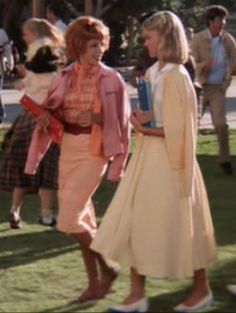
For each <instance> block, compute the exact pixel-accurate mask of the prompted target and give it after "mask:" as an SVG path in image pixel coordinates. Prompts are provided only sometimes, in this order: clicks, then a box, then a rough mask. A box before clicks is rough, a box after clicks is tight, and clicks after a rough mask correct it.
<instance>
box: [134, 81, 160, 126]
mask: <svg viewBox="0 0 236 313" xmlns="http://www.w3.org/2000/svg"><path fill="white" fill-rule="evenodd" d="M137 89H138V98H139V106H140V108H141V109H142V110H143V111H149V112H150V111H153V103H152V92H151V84H150V82H149V81H147V80H146V79H144V78H137ZM145 126H146V127H150V128H155V127H156V122H155V121H154V120H152V121H150V122H148V123H146V124H145Z"/></svg>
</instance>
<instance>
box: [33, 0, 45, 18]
mask: <svg viewBox="0 0 236 313" xmlns="http://www.w3.org/2000/svg"><path fill="white" fill-rule="evenodd" d="M43 11H44V1H42V0H32V16H33V17H43V16H44V14H43V13H44V12H43Z"/></svg>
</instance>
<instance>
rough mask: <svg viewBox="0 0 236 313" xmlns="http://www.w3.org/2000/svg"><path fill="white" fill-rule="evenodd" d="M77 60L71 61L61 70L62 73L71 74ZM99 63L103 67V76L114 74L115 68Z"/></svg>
mask: <svg viewBox="0 0 236 313" xmlns="http://www.w3.org/2000/svg"><path fill="white" fill-rule="evenodd" d="M75 65H76V62H73V63H71V64H70V65H68V66H67V67H65V68H64V69H62V70H61V73H62V74H69V73H72V72H73V71H74V69H75ZM99 65H100V67H101V74H102V75H103V76H110V75H113V74H114V70H113V69H112V68H110V67H108V66H106V65H105V64H104V63H102V62H99Z"/></svg>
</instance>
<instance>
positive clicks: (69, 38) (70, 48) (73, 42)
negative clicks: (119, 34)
mask: <svg viewBox="0 0 236 313" xmlns="http://www.w3.org/2000/svg"><path fill="white" fill-rule="evenodd" d="M65 39H66V50H67V56H68V58H69V59H70V60H77V59H78V58H79V56H80V55H81V54H83V53H85V52H86V44H87V42H88V41H89V40H91V39H97V40H99V41H101V42H102V43H103V44H104V46H105V49H106V50H107V49H108V48H109V43H110V31H109V28H108V27H107V26H106V25H104V24H103V22H102V21H100V20H99V19H96V18H94V17H91V16H83V17H79V18H77V19H76V20H74V21H73V22H72V23H71V24H70V25H69V27H68V29H67V32H66V35H65Z"/></svg>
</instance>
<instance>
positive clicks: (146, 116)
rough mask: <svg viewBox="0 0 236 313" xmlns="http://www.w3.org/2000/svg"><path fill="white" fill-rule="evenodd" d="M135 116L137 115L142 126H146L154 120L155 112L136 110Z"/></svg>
mask: <svg viewBox="0 0 236 313" xmlns="http://www.w3.org/2000/svg"><path fill="white" fill-rule="evenodd" d="M134 114H135V116H136V118H137V120H138V121H139V122H140V123H141V124H146V123H147V122H150V121H151V120H153V119H154V113H153V112H145V111H143V110H141V109H139V108H138V109H135V110H134Z"/></svg>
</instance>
